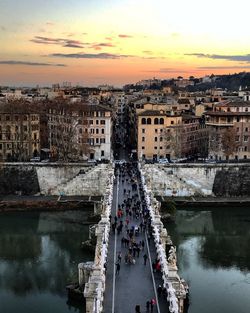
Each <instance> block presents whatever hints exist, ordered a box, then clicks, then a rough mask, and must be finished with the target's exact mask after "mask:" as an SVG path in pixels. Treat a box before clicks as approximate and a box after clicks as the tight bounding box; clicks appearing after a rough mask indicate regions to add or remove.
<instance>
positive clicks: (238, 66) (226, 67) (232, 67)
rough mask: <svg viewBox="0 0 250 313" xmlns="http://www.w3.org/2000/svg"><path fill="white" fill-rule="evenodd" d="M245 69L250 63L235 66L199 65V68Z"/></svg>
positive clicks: (249, 66)
mask: <svg viewBox="0 0 250 313" xmlns="http://www.w3.org/2000/svg"><path fill="white" fill-rule="evenodd" d="M237 68H238V69H244V68H250V65H235V66H199V67H197V69H200V70H227V69H228V70H230V69H237Z"/></svg>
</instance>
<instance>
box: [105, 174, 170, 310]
mask: <svg viewBox="0 0 250 313" xmlns="http://www.w3.org/2000/svg"><path fill="white" fill-rule="evenodd" d="M124 188H125V189H126V190H129V189H130V190H131V186H130V185H129V184H128V182H126V179H125V182H124V183H122V179H121V177H119V179H117V183H116V184H115V186H114V199H113V205H112V216H113V217H114V216H115V215H116V212H117V208H118V204H120V205H121V204H122V203H123V201H124V199H125V197H126V195H124ZM135 193H137V191H136V192H134V193H133V194H135ZM131 194H132V192H131ZM124 215H125V214H124ZM125 219H126V217H125V216H124V217H123V218H120V219H118V224H119V221H120V220H123V224H124V225H125ZM112 222H113V218H112ZM140 223H141V220H140V219H138V220H136V219H135V218H133V217H131V218H130V223H129V228H131V227H132V226H136V225H138V226H139V224H140ZM111 232H112V230H111ZM123 236H124V237H126V228H125V226H124V227H123V231H122V233H121V234H119V235H118V233H117V231H116V232H115V234H114V233H112V234H111V236H110V242H109V252H108V261H107V275H106V290H105V295H104V312H105V313H134V312H135V306H136V305H140V309H141V311H140V312H141V313H144V312H147V310H146V302H147V301H149V300H151V299H152V298H154V299H157V294H156V288H157V287H158V285H159V284H162V279H161V275H160V274H159V273H153V272H152V270H151V266H150V262H149V260H150V258H151V259H152V262H153V261H154V260H155V258H156V251H155V247H154V242H153V239H151V243H150V245H149V244H148V242H147V235H146V233H144V232H139V234H138V235H137V236H135V239H136V242H137V243H139V241H142V240H144V242H145V247H144V250H141V251H140V254H139V257H138V256H137V254H136V256H135V257H134V259H135V264H126V263H125V260H124V256H125V254H126V253H127V251H128V249H127V248H125V247H124V246H123V245H122V243H121V238H122V237H123ZM119 252H121V254H122V261H121V268H120V272H119V274H117V275H116V274H115V271H116V265H115V263H116V262H117V256H118V253H119ZM145 253H146V254H147V256H149V253H150V258H148V260H147V264H146V265H144V260H143V255H144V254H145ZM157 300H158V299H157ZM157 303H158V304H159V306H158V305H155V306H154V311H153V312H158V313H160V312H162V313H163V312H164V313H165V312H168V305H167V301H166V299H163V298H160V299H159V302H157ZM148 312H151V311H148Z"/></svg>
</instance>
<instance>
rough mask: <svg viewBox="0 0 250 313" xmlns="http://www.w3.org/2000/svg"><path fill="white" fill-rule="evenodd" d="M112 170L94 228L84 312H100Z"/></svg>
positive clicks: (105, 260) (103, 290)
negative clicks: (92, 250)
mask: <svg viewBox="0 0 250 313" xmlns="http://www.w3.org/2000/svg"><path fill="white" fill-rule="evenodd" d="M113 182H114V172H112V174H111V175H109V179H108V181H107V189H106V194H105V196H104V200H103V209H102V214H101V220H100V221H99V223H98V225H97V226H96V228H95V234H96V249H95V259H94V263H93V265H92V269H91V272H90V275H89V278H88V281H87V282H86V284H85V288H84V296H85V299H86V313H101V312H102V311H103V298H104V292H105V281H106V279H105V277H106V262H107V255H108V244H109V234H110V220H109V216H110V214H111V206H112V200H113Z"/></svg>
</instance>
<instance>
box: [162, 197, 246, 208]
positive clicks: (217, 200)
mask: <svg viewBox="0 0 250 313" xmlns="http://www.w3.org/2000/svg"><path fill="white" fill-rule="evenodd" d="M156 199H157V200H158V201H159V202H161V203H167V202H172V201H173V202H174V203H175V205H176V207H177V209H178V208H185V209H188V208H190V207H192V209H194V208H202V207H207V208H210V209H212V208H213V207H216V208H217V209H218V207H230V208H233V207H235V208H238V207H250V198H249V197H234V198H230V197H167V196H166V197H162V196H157V197H156Z"/></svg>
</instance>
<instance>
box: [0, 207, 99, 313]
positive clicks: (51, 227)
mask: <svg viewBox="0 0 250 313" xmlns="http://www.w3.org/2000/svg"><path fill="white" fill-rule="evenodd" d="M87 214H89V213H88V212H83V211H68V212H58V213H46V212H43V213H28V212H21V213H4V214H0V312H1V313H17V312H18V313H45V312H53V313H57V312H58V313H59V312H60V313H68V312H72V311H74V312H78V313H83V312H85V306H84V304H78V303H69V302H68V299H67V293H66V290H65V286H66V285H67V284H68V283H69V282H73V281H74V282H76V281H77V265H78V263H80V262H83V261H89V260H93V255H92V254H90V253H86V252H84V251H83V250H82V249H81V242H82V241H84V240H86V239H88V226H86V225H83V224H82V221H84V220H86V216H87Z"/></svg>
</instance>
